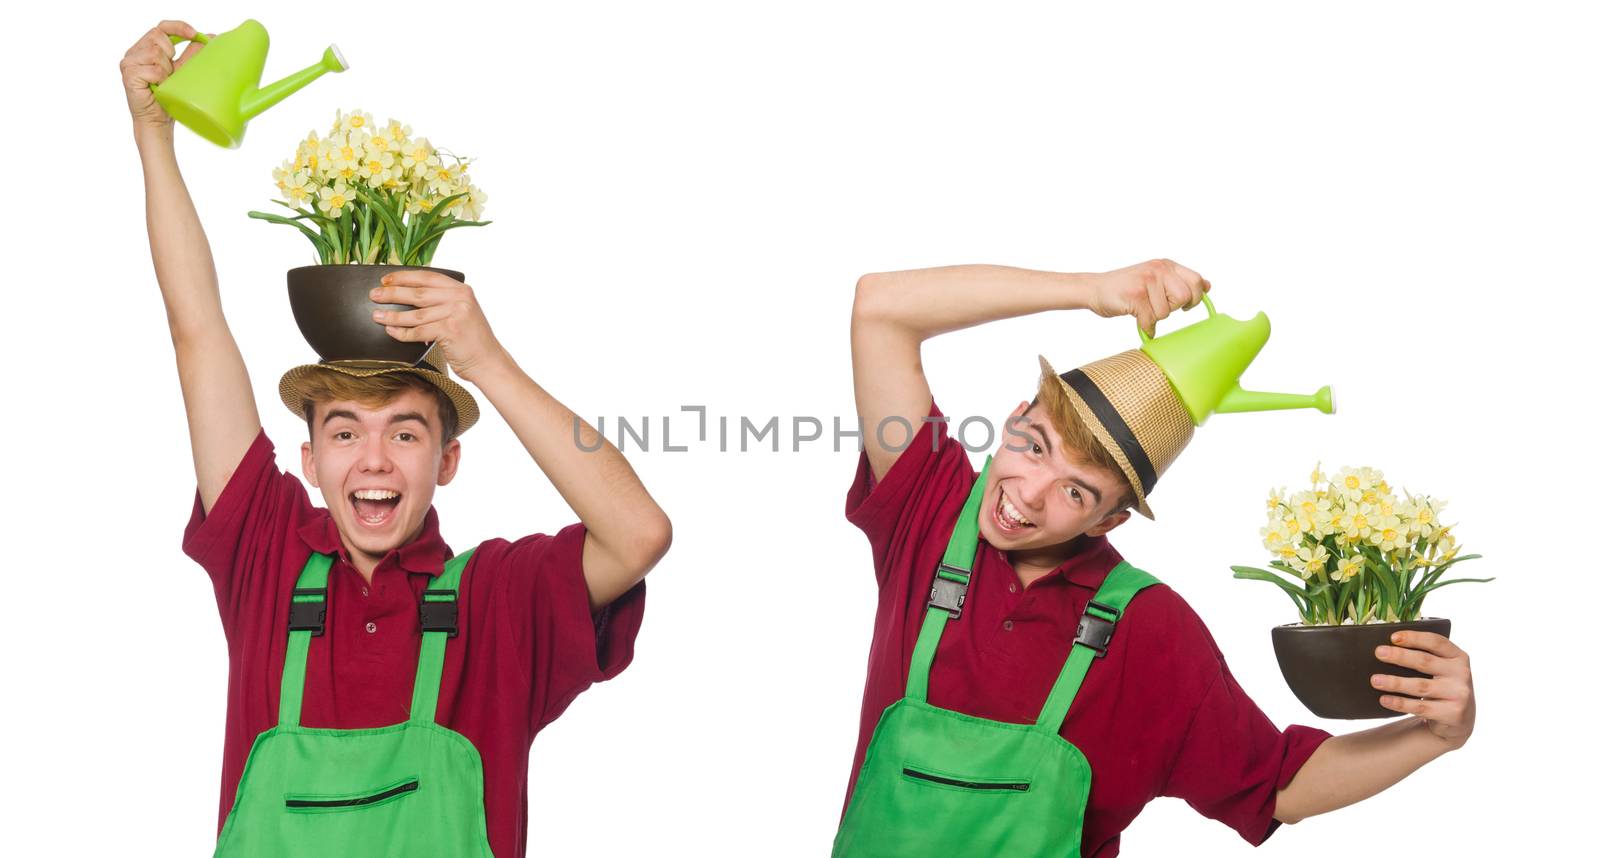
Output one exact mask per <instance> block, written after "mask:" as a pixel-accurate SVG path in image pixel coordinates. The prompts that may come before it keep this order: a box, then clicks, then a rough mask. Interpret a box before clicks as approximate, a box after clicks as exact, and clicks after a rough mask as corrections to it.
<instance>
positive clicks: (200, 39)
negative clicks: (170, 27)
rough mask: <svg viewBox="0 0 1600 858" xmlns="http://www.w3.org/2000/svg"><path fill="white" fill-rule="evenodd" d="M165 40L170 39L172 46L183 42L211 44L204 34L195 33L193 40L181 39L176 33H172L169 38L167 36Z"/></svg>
mask: <svg viewBox="0 0 1600 858" xmlns="http://www.w3.org/2000/svg"><path fill="white" fill-rule="evenodd" d="M167 38H169V39H171V40H172V43H173V44H174V45H181V44H183V43H184V42H190V41H193V42H199V43H200V44H202V45H209V44H211V39H210V37H208V36H207V35H206V34H205V33H195V34H194V38H193V39H186V38H184V37H182V36H180V35H178V34H176V33H174V34H172V35H170V36H167Z"/></svg>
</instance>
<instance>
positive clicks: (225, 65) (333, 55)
mask: <svg viewBox="0 0 1600 858" xmlns="http://www.w3.org/2000/svg"><path fill="white" fill-rule="evenodd" d="M170 38H171V39H172V43H173V44H174V45H176V44H179V43H181V42H185V41H188V40H187V39H185V38H184V37H182V36H176V35H175V36H171V37H170ZM194 41H197V42H199V43H201V44H203V45H205V49H204V50H201V51H197V52H195V54H194V55H193V56H191V57H189V59H188V60H187V61H186V62H184V64H183V68H180V69H178V70H177V71H175V72H173V73H172V74H171V75H170V76H168V77H167V79H166V80H164V81H162V82H161V83H159V84H151V86H150V88H151V89H152V90H154V92H155V98H156V101H157V102H158V103H159V104H160V105H161V106H162V107H163V108H164V109H165V110H166V111H167V113H168V114H169V115H171V116H172V118H174V119H176V120H178V121H179V122H182V123H183V124H184V125H187V126H189V128H191V129H193V130H194V132H195V133H196V134H199V135H200V136H201V137H204V138H206V139H207V140H210V141H211V142H212V143H215V144H217V145H218V146H225V147H227V148H229V149H236V148H238V146H239V143H240V142H242V141H243V140H244V126H245V123H246V122H249V121H250V120H251V119H254V118H255V116H256V114H258V113H261V112H262V111H264V110H266V109H267V108H269V107H271V106H272V105H274V104H277V103H278V102H280V101H282V100H283V99H284V98H286V97H288V96H289V95H290V94H291V93H293V92H295V91H296V90H298V89H300V88H301V87H303V86H305V85H306V84H308V83H310V82H312V81H314V80H316V79H317V78H319V77H322V76H323V75H324V74H326V73H327V72H342V71H344V70H345V69H347V68H349V67H350V66H349V64H347V63H346V62H345V61H344V56H343V55H342V54H340V53H339V48H338V46H336V45H329V46H328V49H327V50H326V51H323V52H322V59H321V60H320V61H319V62H318V63H317V64H316V65H313V66H311V67H309V68H305V69H302V70H300V71H297V72H295V73H294V74H292V75H289V76H288V77H286V78H284V79H283V80H280V81H278V82H277V83H273V84H268V85H267V86H265V87H263V86H261V72H262V70H263V69H265V68H266V65H267V28H266V27H263V26H261V22H259V21H256V20H255V19H253V18H252V19H250V20H248V21H245V22H244V23H243V24H240V25H239V26H238V27H235V28H234V29H232V30H229V31H228V32H226V33H223V34H221V35H219V36H215V37H213V38H207V37H206V36H205V35H203V34H198V33H197V34H195V37H194Z"/></svg>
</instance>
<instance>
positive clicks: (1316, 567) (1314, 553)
mask: <svg viewBox="0 0 1600 858" xmlns="http://www.w3.org/2000/svg"><path fill="white" fill-rule="evenodd" d="M1294 553H1295V556H1294V559H1293V560H1290V561H1289V565H1290V566H1292V567H1294V569H1295V571H1297V572H1299V573H1300V577H1302V578H1304V579H1306V580H1307V581H1309V580H1311V579H1312V578H1313V577H1315V576H1317V575H1320V574H1322V573H1323V572H1324V571H1326V570H1327V568H1328V549H1326V548H1323V547H1322V546H1321V545H1316V546H1306V545H1302V546H1300V547H1299V548H1297V549H1295V552H1294Z"/></svg>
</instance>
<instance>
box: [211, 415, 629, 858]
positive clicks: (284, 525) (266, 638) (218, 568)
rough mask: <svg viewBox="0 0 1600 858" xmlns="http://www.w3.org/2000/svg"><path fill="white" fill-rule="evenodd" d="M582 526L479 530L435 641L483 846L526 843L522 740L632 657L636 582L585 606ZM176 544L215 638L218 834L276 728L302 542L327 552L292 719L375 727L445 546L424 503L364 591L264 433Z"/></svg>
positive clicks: (406, 690) (404, 664) (410, 672)
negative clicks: (196, 581)
mask: <svg viewBox="0 0 1600 858" xmlns="http://www.w3.org/2000/svg"><path fill="white" fill-rule="evenodd" d="M583 539H584V527H583V525H582V524H581V523H578V524H573V525H570V526H568V527H566V528H564V529H562V530H561V531H560V532H559V533H557V534H556V535H554V536H547V535H545V534H535V535H532V536H525V537H523V538H521V539H518V540H517V541H515V542H507V541H506V540H504V539H490V540H488V541H486V542H484V543H482V544H481V545H479V546H478V549H477V551H476V552H475V553H474V554H473V555H472V559H471V560H470V561H469V562H468V564H467V568H466V569H465V570H464V573H463V577H462V581H461V589H460V592H459V595H458V597H457V600H458V602H457V604H458V611H459V623H460V627H461V628H460V632H459V634H458V636H457V637H454V638H452V639H450V641H449V644H448V645H447V646H446V647H445V657H444V675H443V677H442V681H441V683H440V688H439V708H438V711H437V715H436V718H437V720H438V723H439V724H441V725H443V726H445V727H448V728H449V729H451V730H454V731H456V732H458V733H460V734H462V735H463V736H465V737H467V739H468V740H470V741H471V742H472V744H473V746H475V747H476V748H477V749H478V753H479V755H480V756H481V757H482V759H483V781H484V784H483V786H484V790H483V794H484V812H485V817H486V821H487V823H488V828H489V845H490V848H492V849H493V850H494V854H496V855H500V856H520V855H523V854H524V853H525V852H526V850H527V834H528V751H529V748H530V747H531V745H532V743H533V737H534V736H535V735H537V734H538V732H539V730H540V729H542V728H543V727H544V725H546V724H549V723H550V722H551V721H554V720H555V719H556V717H557V716H559V715H560V714H561V713H562V711H563V710H565V709H566V708H567V705H568V704H570V703H571V702H572V700H573V698H575V697H577V696H578V694H579V693H580V692H582V691H583V690H584V689H585V688H588V687H589V686H590V685H591V684H592V683H595V682H598V681H602V680H606V679H610V678H611V677H613V676H616V675H617V674H618V673H620V672H621V671H622V669H623V668H624V667H627V665H628V662H629V661H631V660H632V659H633V641H634V637H635V636H636V635H637V634H638V631H639V622H640V620H641V618H642V617H643V615H644V583H643V582H640V583H639V585H638V586H636V587H634V588H633V589H632V590H630V591H629V592H628V593H627V594H625V595H624V596H622V598H620V599H618V600H617V601H615V602H613V603H611V605H609V606H607V608H606V609H605V610H603V611H601V612H600V613H599V614H595V615H591V613H590V611H589V596H588V589H587V588H586V586H585V585H584V579H583V562H582V559H583ZM183 551H184V553H185V554H188V555H189V556H190V557H192V558H194V560H195V561H196V562H198V563H199V564H200V565H201V566H202V567H204V568H205V570H206V572H208V573H209V574H210V575H211V584H212V587H213V589H214V590H215V591H216V596H217V610H218V612H219V613H220V614H221V616H222V631H223V634H224V635H226V637H227V640H228V722H227V730H226V735H225V738H224V743H223V751H222V796H221V798H222V801H221V808H220V810H221V812H220V814H219V817H218V821H217V826H218V830H219V832H220V830H221V826H222V824H223V822H224V821H225V820H226V819H227V814H228V811H229V810H230V809H232V807H233V801H234V795H235V793H236V792H237V790H238V784H239V777H240V775H241V773H242V772H243V771H244V764H245V759H246V757H247V756H248V755H249V753H250V745H251V743H252V742H253V741H254V740H255V738H256V736H257V735H259V734H260V733H261V732H262V731H264V730H267V729H269V728H271V727H272V726H274V725H275V724H277V722H278V691H279V687H280V685H279V684H280V682H281V680H282V677H283V659H284V650H285V648H286V646H287V643H288V622H289V615H288V610H289V601H290V591H291V590H292V589H293V588H294V582H295V579H296V578H297V577H298V576H299V574H300V570H301V568H302V567H304V566H305V563H306V559H307V558H308V557H310V555H311V552H312V551H320V552H323V553H326V554H332V555H334V556H335V558H336V559H335V560H334V563H333V567H332V568H331V569H330V570H329V572H328V609H327V611H328V613H327V620H326V624H325V631H324V632H323V634H322V635H320V636H317V637H313V638H312V639H311V649H310V653H309V655H308V657H307V660H306V683H305V695H304V703H303V710H302V714H301V723H302V724H304V725H305V726H307V727H338V728H354V727H380V726H384V725H387V724H396V723H399V722H401V721H404V720H406V718H407V717H408V716H409V712H410V707H411V686H412V680H413V679H414V678H415V676H416V671H417V656H418V652H419V649H420V647H421V642H422V632H421V627H420V624H419V622H418V617H417V602H418V600H419V599H420V598H421V593H422V591H423V590H424V589H425V588H426V587H427V586H428V583H429V582H430V581H431V580H432V579H433V578H434V576H437V575H439V574H440V573H441V572H443V571H444V562H445V560H447V559H449V558H450V557H453V556H455V552H453V551H452V550H451V549H450V547H449V546H448V545H445V544H444V542H443V540H441V539H440V538H439V516H438V513H437V512H436V511H435V510H434V509H432V508H431V507H430V508H429V510H428V514H427V517H426V519H425V520H424V522H423V529H422V533H421V534H420V535H419V536H418V537H417V538H416V539H414V540H412V541H411V542H409V543H407V544H405V545H403V546H401V547H400V548H398V549H395V550H393V551H390V552H389V553H388V555H386V556H385V557H384V558H383V560H382V561H380V562H379V563H378V566H377V568H376V569H375V570H374V571H373V575H372V584H371V585H370V587H369V586H368V585H367V583H366V582H365V581H364V580H362V578H361V574H360V573H359V572H357V571H356V569H355V567H353V566H351V565H350V558H349V555H348V554H346V553H345V550H344V547H343V545H342V543H341V542H340V539H339V532H338V529H337V527H336V526H335V525H334V521H333V517H332V515H330V514H329V513H328V511H327V510H326V509H323V508H321V507H317V506H313V505H312V503H311V500H310V498H309V497H308V496H307V494H306V490H305V487H304V486H303V485H302V484H301V482H300V480H299V479H298V478H296V477H294V476H293V475H291V474H287V473H285V472H283V471H280V470H279V469H278V467H277V465H276V462H275V459H274V457H273V445H272V442H271V441H270V440H268V439H267V435H266V432H265V430H263V431H262V432H261V433H260V434H259V435H257V436H256V439H255V441H254V442H253V443H252V444H251V445H250V449H249V451H248V452H246V453H245V455H244V459H243V460H242V461H240V463H239V466H238V468H237V469H236V470H235V471H234V473H233V476H232V477H231V478H230V479H229V480H228V485H227V487H226V488H224V489H223V491H222V495H221V496H220V497H218V498H217V502H216V504H214V505H213V507H212V509H211V514H210V515H207V514H206V513H205V511H204V510H203V508H202V507H201V504H200V494H199V491H198V490H197V491H196V492H195V501H194V510H193V513H192V514H191V517H190V520H189V526H188V528H187V529H186V530H185V531H184V535H183Z"/></svg>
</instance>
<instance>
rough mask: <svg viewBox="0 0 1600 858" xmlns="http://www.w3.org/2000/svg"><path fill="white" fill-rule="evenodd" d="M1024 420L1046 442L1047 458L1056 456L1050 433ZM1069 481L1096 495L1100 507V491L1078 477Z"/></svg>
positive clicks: (1068, 479)
mask: <svg viewBox="0 0 1600 858" xmlns="http://www.w3.org/2000/svg"><path fill="white" fill-rule="evenodd" d="M1022 419H1023V420H1026V421H1027V423H1028V428H1029V429H1034V430H1037V431H1038V432H1039V438H1040V439H1041V440H1043V441H1044V452H1045V455H1047V456H1049V455H1054V452H1053V451H1052V450H1051V447H1050V433H1048V432H1046V431H1044V429H1043V428H1042V427H1040V426H1039V424H1037V423H1034V422H1033V420H1031V419H1029V418H1027V417H1024V418H1022ZM1067 481H1068V482H1070V483H1073V484H1075V485H1077V486H1078V487H1080V488H1082V489H1084V490H1085V491H1087V492H1089V494H1092V495H1094V505H1095V506H1099V505H1100V490H1099V489H1097V488H1095V487H1094V486H1091V485H1089V484H1088V483H1086V482H1084V481H1083V480H1081V479H1078V478H1077V477H1068V478H1067Z"/></svg>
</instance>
